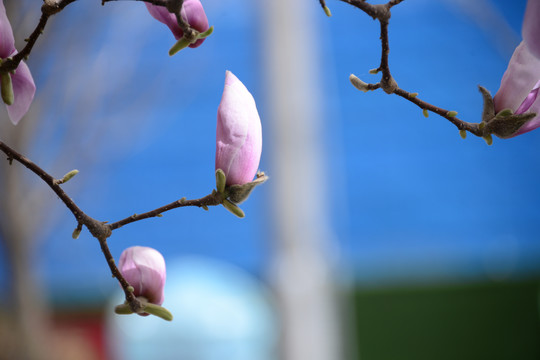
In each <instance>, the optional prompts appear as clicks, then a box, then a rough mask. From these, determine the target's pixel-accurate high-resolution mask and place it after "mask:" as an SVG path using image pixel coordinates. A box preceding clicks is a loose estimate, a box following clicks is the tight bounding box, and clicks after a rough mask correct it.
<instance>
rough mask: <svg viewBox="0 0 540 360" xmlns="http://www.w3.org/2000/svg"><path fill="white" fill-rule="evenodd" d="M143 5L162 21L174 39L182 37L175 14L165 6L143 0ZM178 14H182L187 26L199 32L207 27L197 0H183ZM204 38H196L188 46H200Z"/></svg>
mask: <svg viewBox="0 0 540 360" xmlns="http://www.w3.org/2000/svg"><path fill="white" fill-rule="evenodd" d="M145 5H146V8H147V9H148V12H149V13H150V15H152V16H153V17H154V19H156V20H158V21H160V22H162V23H163V24H165V25H167V26H168V27H169V29H170V30H171V32H172V33H173V35H174V37H175V39H176V40H179V39H180V38H182V37H183V35H184V33H183V31H182V29H181V28H180V26H179V25H178V22H177V20H176V16H175V15H174V14H171V13H170V12H169V11H168V10H167V8H165V7H163V6H157V5H154V4H150V3H147V2H145ZM180 16H182V19H184V20H185V21H187V23H188V24H189V26H191V27H192V28H193V29H195V30H197V31H199V32H201V33H202V32H205V31H207V30H208V29H209V25H208V18H207V17H206V13H205V12H204V8H203V6H202V4H201V2H200V1H199V0H184V3H183V4H182V10H181V11H180ZM204 40H205V39H204V38H203V39H198V40H197V41H195V42H194V43H193V44H190V45H188V46H189V47H191V48H196V47H198V46H200V45H201V44H202V43H203V41H204Z"/></svg>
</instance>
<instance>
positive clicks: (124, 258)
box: [118, 246, 167, 305]
mask: <svg viewBox="0 0 540 360" xmlns="http://www.w3.org/2000/svg"><path fill="white" fill-rule="evenodd" d="M118 269H119V270H120V273H121V274H122V276H123V277H124V278H125V279H126V281H127V282H128V283H129V284H130V285H131V286H132V287H133V295H135V296H142V297H144V298H146V299H147V300H148V302H149V303H152V304H157V305H161V304H163V300H164V288H165V279H166V275H167V273H166V268H165V259H163V255H161V253H160V252H159V251H157V250H155V249H153V248H150V247H145V246H132V247H129V248H127V249H125V250H124V251H123V252H122V255H120V261H119V263H118Z"/></svg>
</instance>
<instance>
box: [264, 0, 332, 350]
mask: <svg viewBox="0 0 540 360" xmlns="http://www.w3.org/2000/svg"><path fill="white" fill-rule="evenodd" d="M261 6H262V12H263V14H264V16H265V30H264V33H265V35H264V42H263V48H264V49H265V54H264V56H265V59H266V63H265V64H264V68H265V71H266V72H267V73H266V74H265V75H266V76H265V80H266V88H267V89H268V95H269V103H268V104H269V106H268V112H267V115H269V117H270V118H266V119H264V123H265V129H266V135H267V136H266V138H267V139H269V140H270V141H267V142H266V145H265V151H266V153H267V154H268V153H269V154H270V157H271V161H272V165H273V166H272V168H271V172H269V175H270V179H271V181H269V183H268V186H271V187H272V200H273V201H274V203H273V209H274V220H275V225H276V228H275V231H274V233H273V238H272V244H273V245H274V246H275V247H274V251H275V252H274V254H273V255H274V258H273V261H272V265H271V266H272V276H273V281H274V284H273V285H274V288H275V291H276V294H277V298H278V306H279V311H280V315H281V326H282V327H281V335H282V337H281V348H280V350H281V358H282V359H283V360H339V359H340V358H341V356H342V354H341V344H340V338H341V337H340V334H339V324H338V312H337V302H336V294H335V291H334V290H335V289H334V287H333V286H334V284H335V283H334V282H333V281H332V276H333V274H332V261H333V260H334V256H333V255H334V253H333V252H332V251H331V250H332V249H331V241H330V239H331V232H330V229H329V220H328V212H329V209H328V207H327V204H326V199H325V188H326V186H327V180H326V175H327V172H326V171H325V169H324V159H325V156H324V153H325V151H324V149H323V148H322V144H323V143H324V141H323V140H322V139H323V134H322V131H321V129H322V126H321V123H322V116H321V110H322V100H323V98H322V94H321V87H322V84H321V83H320V82H319V79H320V71H321V68H320V66H319V61H318V57H319V56H320V55H319V51H318V50H320V49H318V45H319V42H318V39H320V35H319V34H318V31H317V30H318V29H317V28H316V26H315V24H314V18H315V16H317V14H316V11H319V12H321V16H324V13H323V11H322V10H321V9H320V5H319V2H318V1H316V0H268V1H263V2H261ZM268 135H270V136H269V137H268Z"/></svg>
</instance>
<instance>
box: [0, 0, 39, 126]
mask: <svg viewBox="0 0 540 360" xmlns="http://www.w3.org/2000/svg"><path fill="white" fill-rule="evenodd" d="M16 54H17V49H15V39H14V37H13V30H12V29H11V24H10V22H9V19H8V18H7V14H6V9H5V7H4V2H3V1H0V59H1V60H4V59H7V58H10V57H13V56H15V55H16ZM7 76H9V78H6V77H7ZM2 77H3V78H4V79H3V81H2V85H1V86H2V98H3V100H4V102H5V103H6V106H7V112H8V115H9V118H10V120H11V122H12V123H13V124H14V125H17V123H18V122H19V121H20V120H21V118H22V117H23V116H24V115H25V114H26V113H27V112H28V109H29V108H30V104H32V100H33V99H34V94H35V92H36V85H35V84H34V79H33V78H32V74H31V73H30V69H29V68H28V66H27V65H26V64H25V63H24V62H22V61H21V62H20V63H19V66H18V67H17V69H16V70H15V73H10V74H5V75H3V76H2ZM9 80H11V81H9Z"/></svg>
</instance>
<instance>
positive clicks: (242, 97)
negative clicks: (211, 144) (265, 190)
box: [216, 71, 262, 185]
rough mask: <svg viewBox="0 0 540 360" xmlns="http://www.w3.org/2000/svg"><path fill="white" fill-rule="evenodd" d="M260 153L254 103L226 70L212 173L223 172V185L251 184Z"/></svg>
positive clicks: (258, 121) (248, 93) (256, 113)
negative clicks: (219, 170) (214, 165)
mask: <svg viewBox="0 0 540 360" xmlns="http://www.w3.org/2000/svg"><path fill="white" fill-rule="evenodd" d="M261 151H262V129H261V120H260V118H259V113H258V112H257V106H256V105H255V100H254V99H253V96H252V95H251V94H250V92H249V91H248V89H247V88H246V87H245V86H244V84H242V82H241V81H240V80H238V78H237V77H236V76H234V74H233V73H232V72H230V71H227V72H226V74H225V87H224V89H223V96H222V98H221V103H220V104H219V107H218V114H217V130H216V170H217V169H221V170H223V173H224V174H225V177H226V179H227V180H226V184H227V185H235V184H239V185H242V184H245V183H248V182H251V181H252V180H253V177H254V176H255V174H256V173H257V169H258V167H259V161H260V159H261Z"/></svg>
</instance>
